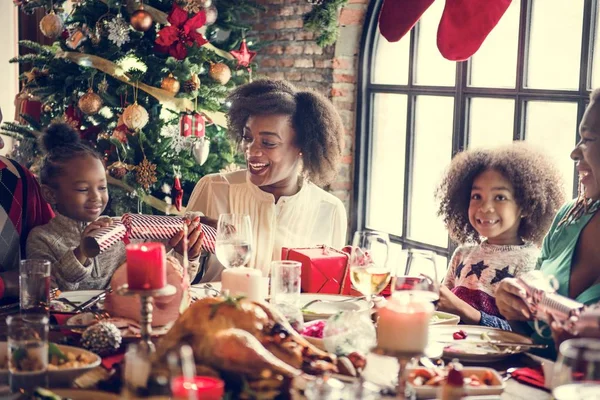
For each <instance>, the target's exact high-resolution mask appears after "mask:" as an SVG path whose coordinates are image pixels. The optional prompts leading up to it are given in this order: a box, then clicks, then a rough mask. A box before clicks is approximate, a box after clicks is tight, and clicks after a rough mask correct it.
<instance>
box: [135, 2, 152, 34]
mask: <svg viewBox="0 0 600 400" xmlns="http://www.w3.org/2000/svg"><path fill="white" fill-rule="evenodd" d="M129 23H130V24H131V26H132V27H133V29H135V30H136V31H138V32H146V31H147V30H148V29H150V28H152V24H154V21H153V20H152V16H151V15H150V13H149V12H148V11H146V10H144V7H140V8H139V9H138V10H137V11H135V12H134V13H133V14H131V18H130V19H129Z"/></svg>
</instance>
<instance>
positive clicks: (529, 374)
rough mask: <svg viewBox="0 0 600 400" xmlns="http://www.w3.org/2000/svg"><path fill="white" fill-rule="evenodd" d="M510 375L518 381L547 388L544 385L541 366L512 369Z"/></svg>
mask: <svg viewBox="0 0 600 400" xmlns="http://www.w3.org/2000/svg"><path fill="white" fill-rule="evenodd" d="M510 376H511V377H512V378H513V379H515V380H516V381H518V382H521V383H525V384H527V385H530V386H533V387H536V388H539V389H544V390H547V389H546V387H545V378H544V370H543V369H542V367H541V366H539V367H535V368H528V367H525V368H519V369H517V370H515V371H513V372H512V373H511V374H510Z"/></svg>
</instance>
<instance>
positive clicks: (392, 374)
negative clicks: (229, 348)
mask: <svg viewBox="0 0 600 400" xmlns="http://www.w3.org/2000/svg"><path fill="white" fill-rule="evenodd" d="M219 288H220V285H219V284H218V283H217V284H209V285H208V286H207V285H205V284H200V285H195V286H194V287H193V288H192V297H194V298H201V297H206V296H212V295H215V294H216V293H218V290H219ZM7 315H8V313H0V340H5V337H4V338H2V336H4V335H3V333H5V332H6V331H5V329H6V325H5V322H4V321H5V317H6V316H7ZM64 336H65V334H64V331H63V330H58V331H56V330H51V331H50V333H49V341H50V342H58V341H60V340H64ZM367 360H368V363H367V368H366V369H365V371H364V376H365V378H366V380H367V381H369V379H370V377H377V379H376V380H377V381H379V382H380V381H381V380H382V379H383V380H385V379H387V378H386V377H389V380H390V383H391V382H393V381H394V379H395V378H396V375H397V371H398V369H397V368H398V366H397V361H396V360H393V359H388V360H383V359H382V358H381V356H376V357H374V358H373V357H371V356H368V358H367ZM394 363H395V364H394ZM103 364H105V363H103ZM103 364H101V365H100V366H98V367H96V368H95V369H93V370H91V371H89V372H87V373H86V374H84V375H82V376H80V377H79V378H78V379H76V380H75V381H74V382H73V385H72V388H73V389H76V390H74V391H72V392H71V393H75V394H76V393H78V391H80V393H81V395H82V396H81V397H71V398H72V399H73V400H78V399H85V400H90V397H89V392H88V391H89V390H98V383H99V382H100V381H101V380H103V379H106V378H108V376H109V370H107V369H106V367H105V366H103ZM553 364H554V363H553V361H551V360H547V359H543V358H540V357H537V356H535V355H533V354H530V353H520V354H515V355H512V356H509V357H507V358H505V359H503V360H501V361H498V362H494V363H486V362H482V363H475V364H473V363H463V365H465V366H479V367H481V366H485V367H490V368H493V369H495V370H496V371H498V372H499V374H500V376H502V377H503V380H504V384H505V388H504V391H503V393H502V394H501V395H494V396H485V397H482V396H472V397H469V398H470V399H471V398H472V399H473V400H477V399H481V400H492V399H501V400H547V399H552V395H551V392H550V390H548V389H543V388H539V387H534V386H530V385H528V384H525V383H522V382H519V381H517V380H515V379H513V378H512V377H511V376H510V373H509V372H510V371H511V369H514V368H523V367H530V368H537V367H543V370H544V371H545V372H546V373H550V372H551V371H552V369H553ZM379 382H376V383H379ZM50 386H51V390H52V389H53V387H52V382H50ZM96 393H98V392H96ZM106 394H107V399H109V398H110V395H109V393H108V392H107V393H106ZM18 398H19V395H18V394H11V393H10V390H9V387H8V386H6V382H4V383H0V400H1V399H6V400H16V399H18ZM118 398H119V396H118V395H115V396H114V399H118ZM294 398H298V399H302V398H303V397H302V396H299V397H297V396H296V397H294ZM382 398H383V399H388V398H389V399H392V398H394V397H389V396H388V397H386V396H383V397H382Z"/></svg>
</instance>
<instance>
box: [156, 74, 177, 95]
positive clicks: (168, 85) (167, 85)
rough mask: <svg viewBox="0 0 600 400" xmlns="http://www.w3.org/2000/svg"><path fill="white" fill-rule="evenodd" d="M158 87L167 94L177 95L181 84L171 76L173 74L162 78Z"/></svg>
mask: <svg viewBox="0 0 600 400" xmlns="http://www.w3.org/2000/svg"><path fill="white" fill-rule="evenodd" d="M160 87H161V88H163V89H165V90H166V91H168V92H171V93H173V94H177V93H178V92H179V89H180V88H181V84H180V83H179V81H178V80H177V79H176V78H175V77H174V76H173V74H169V76H167V77H165V78H163V80H162V81H161V83H160Z"/></svg>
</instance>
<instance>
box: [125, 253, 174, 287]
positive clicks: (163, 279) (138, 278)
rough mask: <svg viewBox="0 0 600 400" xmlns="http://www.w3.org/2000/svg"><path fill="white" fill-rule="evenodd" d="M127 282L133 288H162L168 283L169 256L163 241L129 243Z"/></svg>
mask: <svg viewBox="0 0 600 400" xmlns="http://www.w3.org/2000/svg"><path fill="white" fill-rule="evenodd" d="M126 249H127V284H128V285H129V289H133V290H151V289H162V288H164V287H165V285H166V284H167V256H166V251H165V246H164V245H163V244H162V243H136V244H130V245H127V247H126Z"/></svg>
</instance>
